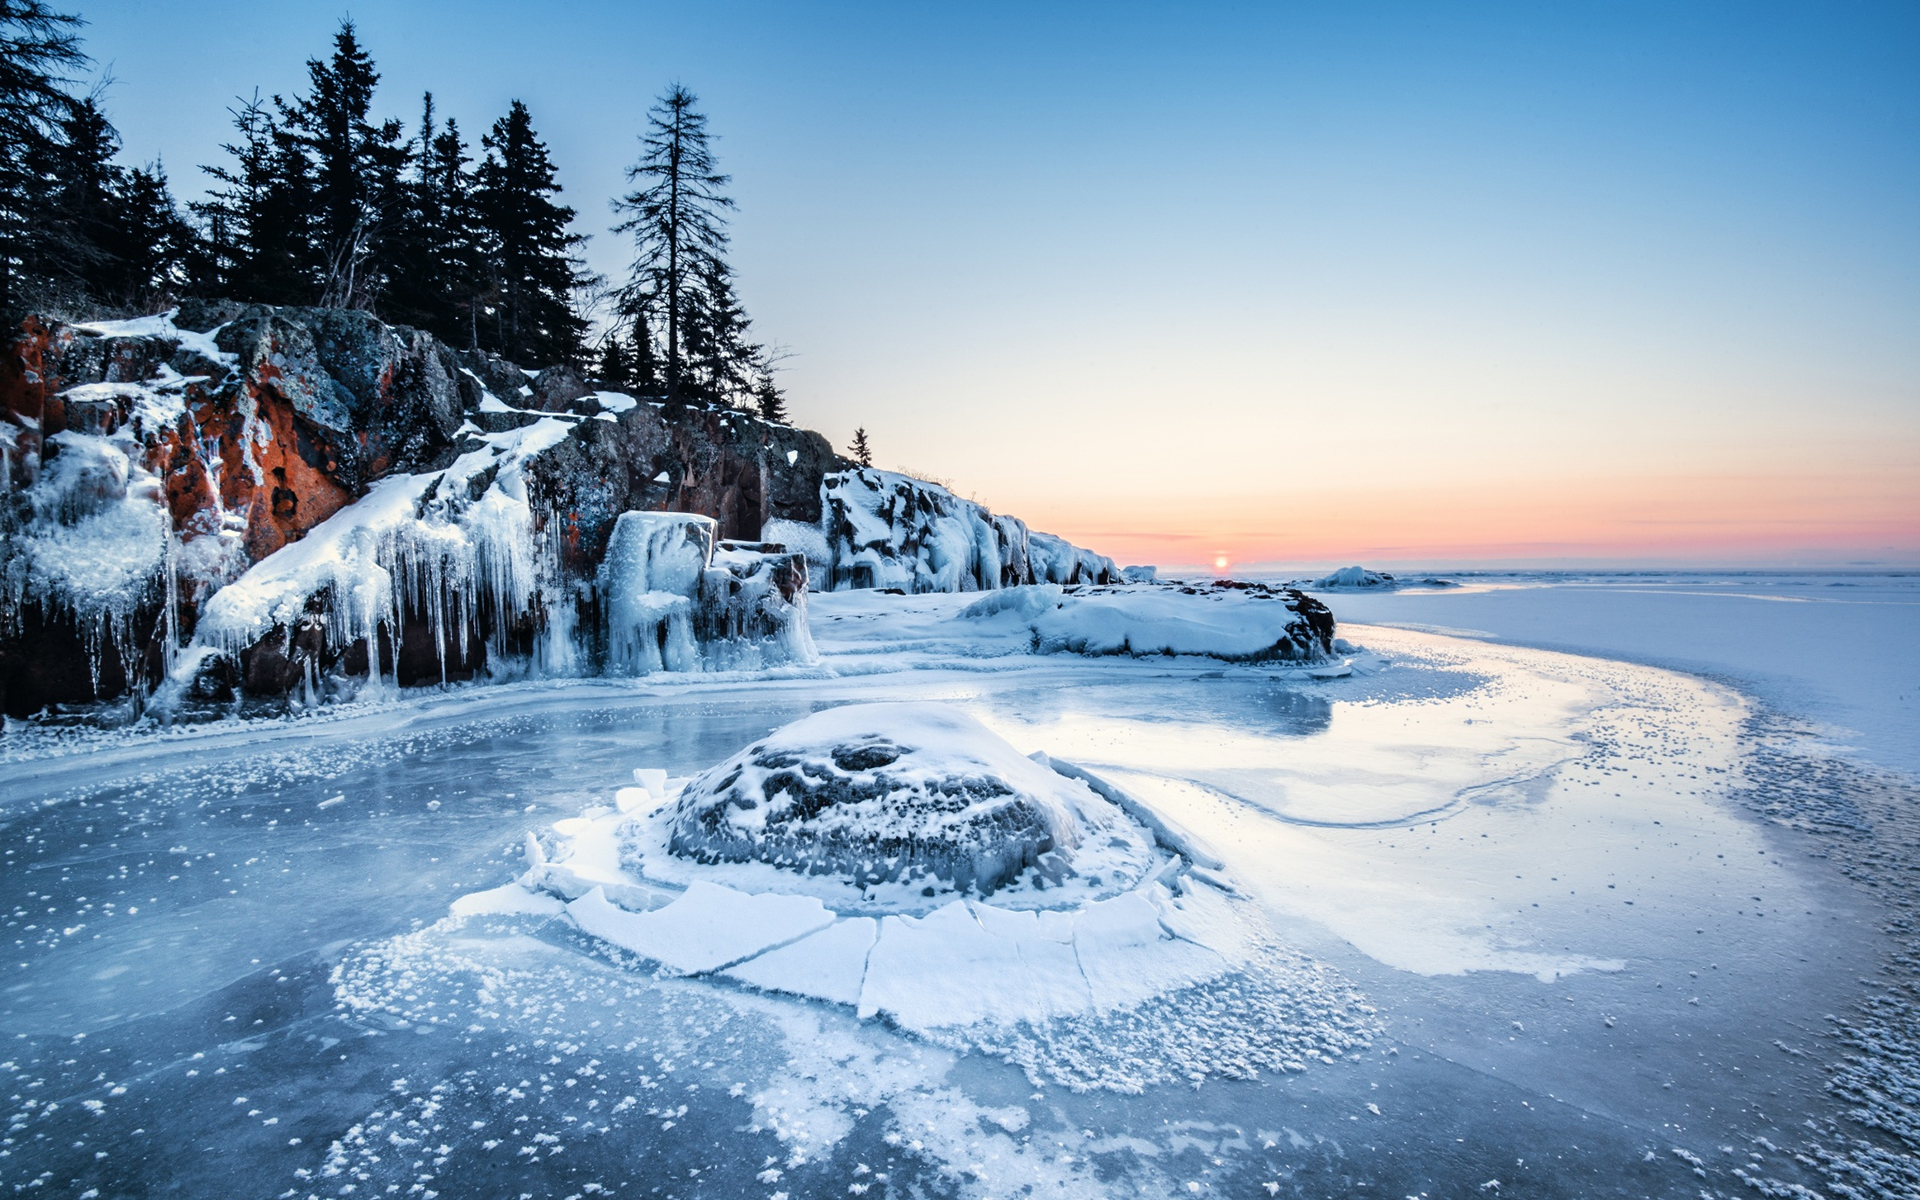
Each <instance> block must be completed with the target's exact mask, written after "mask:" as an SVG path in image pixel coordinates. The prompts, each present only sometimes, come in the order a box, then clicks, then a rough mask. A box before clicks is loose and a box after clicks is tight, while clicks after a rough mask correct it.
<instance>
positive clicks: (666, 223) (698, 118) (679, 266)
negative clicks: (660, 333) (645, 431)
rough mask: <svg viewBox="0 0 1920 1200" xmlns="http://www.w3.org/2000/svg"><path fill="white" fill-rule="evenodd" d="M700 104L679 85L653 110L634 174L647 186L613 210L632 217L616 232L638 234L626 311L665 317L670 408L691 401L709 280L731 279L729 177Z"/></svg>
mask: <svg viewBox="0 0 1920 1200" xmlns="http://www.w3.org/2000/svg"><path fill="white" fill-rule="evenodd" d="M697 103H698V99H697V98H696V97H695V96H694V94H693V93H692V92H690V91H688V90H687V89H686V88H684V87H682V86H681V85H679V84H677V83H676V84H674V85H673V86H672V87H670V88H668V89H667V91H666V94H665V95H663V96H661V97H660V100H659V102H658V103H656V104H655V105H654V106H653V107H652V108H651V109H650V110H648V112H647V132H646V133H645V134H643V135H642V136H641V138H640V144H641V153H640V161H639V162H637V163H635V164H634V165H633V166H631V167H629V168H627V179H628V181H629V182H632V183H637V184H639V185H640V186H639V187H637V188H636V189H635V190H634V191H632V192H629V193H628V194H627V195H625V196H622V197H621V198H619V199H618V200H615V201H614V204H613V206H614V211H616V212H620V213H626V214H628V215H627V218H626V219H625V220H624V221H622V222H620V224H618V225H617V226H615V227H614V232H616V233H631V234H632V235H633V243H634V257H633V268H632V272H631V275H630V276H629V278H628V280H627V285H626V287H625V288H624V289H622V292H621V297H620V299H621V307H622V309H623V310H624V311H626V312H627V313H628V314H630V315H633V314H641V313H647V312H653V313H657V314H658V315H659V318H660V319H662V320H664V321H665V323H666V329H665V330H664V334H665V337H664V345H663V347H662V349H663V354H664V357H665V359H666V386H667V401H668V403H670V404H678V403H680V402H681V401H682V399H683V397H682V396H681V384H682V374H683V372H684V368H685V365H686V357H687V354H686V341H687V339H686V334H687V333H688V332H689V327H690V326H694V325H696V323H697V322H698V317H697V316H695V315H694V313H693V312H692V310H694V309H695V306H696V305H697V306H699V307H700V308H701V309H703V310H704V309H705V307H706V303H705V302H706V301H708V300H710V299H711V297H708V296H706V295H705V294H704V293H705V291H706V288H705V287H704V286H703V281H704V280H705V279H706V278H708V277H710V276H711V275H712V274H713V273H715V272H716V271H717V273H718V274H719V275H720V276H721V277H723V278H724V277H725V275H726V265H725V260H724V257H723V252H724V251H725V250H726V246H727V232H726V216H725V213H726V210H727V209H730V208H732V207H733V201H732V200H731V199H730V198H729V197H728V196H727V195H726V193H725V192H724V191H723V190H722V189H724V188H725V187H726V186H727V183H728V177H727V176H725V175H722V174H720V173H719V171H717V170H716V169H715V167H714V158H713V148H712V146H711V144H710V141H709V137H708V134H707V118H706V117H705V116H704V115H703V114H702V113H700V112H699V111H698V110H697V109H696V108H695V107H694V105H695V104H697ZM690 316H692V317H693V319H692V320H690V319H689V317H690ZM638 332H639V331H638V330H636V336H637V335H638Z"/></svg>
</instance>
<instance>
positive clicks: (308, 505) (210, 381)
mask: <svg viewBox="0 0 1920 1200" xmlns="http://www.w3.org/2000/svg"><path fill="white" fill-rule="evenodd" d="M852 467H853V464H851V463H850V462H848V461H847V460H846V459H844V458H842V457H841V456H840V455H838V454H836V453H835V452H834V450H833V449H832V447H831V446H830V445H829V444H828V443H827V441H826V439H825V438H823V437H821V436H820V435H819V434H817V433H813V432H810V431H807V430H802V429H796V428H793V427H791V426H787V425H783V424H777V423H770V422H766V421H762V420H760V419H758V418H757V417H754V416H751V415H749V414H746V413H742V412H737V411H732V410H725V409H692V408H684V407H682V408H677V409H669V408H668V407H667V406H665V405H663V404H661V403H659V402H657V401H646V400H641V399H636V398H634V397H631V396H627V395H624V394H620V393H616V392H612V391H608V390H604V389H601V388H598V387H597V386H596V385H595V384H594V383H593V382H592V381H591V380H588V379H585V378H583V377H582V376H581V375H580V374H579V373H578V372H576V371H575V370H574V369H572V368H570V367H566V366H557V367H550V368H548V369H546V370H543V371H538V372H534V371H528V370H524V369H522V368H520V367H519V366H517V365H515V364H512V363H508V362H505V361H503V360H501V359H499V358H497V357H494V356H491V355H488V354H485V353H477V352H469V351H460V350H455V349H452V348H450V347H448V346H446V345H444V344H442V343H440V342H438V341H437V340H435V339H434V338H433V337H431V336H430V335H428V334H425V333H422V332H419V331H417V330H412V329H407V328H404V327H394V326H388V325H385V324H382V323H381V322H380V321H378V320H377V319H376V318H374V317H372V316H371V315H369V314H367V313H363V312H350V311H343V310H333V309H301V308H272V307H267V306H262V305H242V304H233V303H210V302H202V303H189V304H185V305H182V306H181V307H180V308H178V309H176V310H174V311H173V312H171V313H168V314H163V315H159V316H153V317H145V318H140V319H136V320H128V321H103V322H96V323H80V324H60V323H56V322H52V321H48V320H42V319H30V320H29V321H27V322H26V323H25V324H24V325H23V326H22V327H21V329H20V330H19V332H18V336H17V337H16V338H15V340H14V343H13V344H12V346H11V347H9V349H8V351H7V353H6V354H5V355H4V356H0V534H3V535H4V538H5V545H4V554H3V555H0V709H4V711H5V712H6V713H8V714H12V715H27V714H31V713H36V712H40V711H43V710H46V709H48V708H57V707H59V706H67V705H88V704H93V703H97V702H100V701H104V700H112V699H115V698H119V697H131V698H133V699H134V701H135V702H136V704H137V703H139V702H141V701H142V700H144V698H145V697H146V696H147V695H148V694H149V693H150V692H151V691H152V689H154V688H156V687H160V686H161V685H162V684H163V683H166V684H167V687H166V688H165V689H163V693H162V694H163V695H165V696H167V697H168V698H169V699H170V700H172V701H174V702H178V701H180V700H181V699H183V698H194V697H197V698H199V699H202V700H206V701H210V702H221V703H224V702H226V701H227V700H229V699H232V698H237V697H241V696H267V697H287V696H293V697H295V698H296V699H298V700H300V701H302V702H305V701H307V700H318V699H325V698H327V697H328V696H330V695H334V694H338V693H340V692H342V691H353V690H355V689H356V688H357V686H358V684H357V683H356V682H355V681H357V680H361V679H378V680H383V681H387V682H390V683H397V684H400V685H410V684H417V683H439V682H444V681H450V680H456V679H465V678H470V677H472V676H474V675H475V674H476V673H480V672H489V673H494V674H501V673H504V674H508V675H511V674H514V673H518V672H525V671H535V672H552V673H564V674H576V673H586V672H592V671H600V670H608V669H614V670H634V669H646V668H647V667H648V666H649V665H650V664H651V662H652V659H651V658H650V657H649V656H648V655H647V654H644V653H638V652H637V651H636V650H635V647H634V644H633V643H632V640H631V637H629V636H628V634H627V633H622V632H619V631H617V630H616V629H615V628H614V627H613V626H612V625H610V624H609V620H610V617H609V613H610V612H611V611H612V610H613V609H614V608H616V607H619V606H620V605H621V604H623V603H625V602H624V601H621V600H619V599H618V598H615V597H613V596H612V594H611V593H610V592H609V591H608V590H607V588H608V583H607V580H608V578H609V576H608V575H607V572H606V570H605V565H606V563H607V560H608V550H609V545H610V542H612V541H613V540H614V538H615V536H616V530H617V529H619V527H620V524H621V522H622V519H623V518H624V517H626V516H628V515H630V514H647V513H655V514H658V513H669V514H678V516H677V517H676V518H675V519H676V520H678V521H680V522H681V523H682V524H683V525H686V524H687V522H688V521H689V520H692V525H693V526H698V527H699V529H700V530H701V532H700V534H699V536H698V537H697V538H696V539H695V540H696V541H700V542H702V544H704V545H705V546H706V547H707V548H708V549H707V551H706V553H707V561H706V563H705V564H704V565H703V566H702V567H701V568H700V570H701V572H702V574H701V582H700V583H699V584H698V585H697V586H694V587H692V589H691V590H690V591H685V592H681V593H675V594H676V595H682V596H683V598H684V599H685V601H686V603H687V604H688V605H689V606H690V608H689V621H690V622H691V625H690V627H689V628H690V629H691V632H692V636H693V638H694V641H695V643H696V644H697V645H708V644H711V645H712V647H713V649H714V650H715V655H713V656H709V659H710V660H711V661H714V662H718V661H721V660H724V661H725V662H727V663H728V664H733V665H746V664H751V663H752V662H754V661H755V660H756V656H757V655H758V654H759V651H754V652H750V653H749V652H741V648H742V647H743V646H745V645H746V644H748V643H766V646H765V648H767V649H769V650H772V649H777V648H778V647H786V648H787V650H788V651H789V652H793V651H794V647H797V646H799V645H800V642H799V641H797V640H795V639H793V638H791V637H789V636H788V632H789V630H790V627H791V626H792V625H793V623H794V622H795V621H796V620H799V621H800V624H801V625H802V627H803V626H804V620H803V619H800V618H797V617H796V616H795V614H794V611H792V610H795V609H796V608H797V607H800V606H804V603H805V592H806V588H807V586H808V585H809V582H810V581H811V583H812V585H813V586H815V587H819V586H899V585H900V584H899V581H897V580H896V578H895V575H894V574H889V573H887V572H885V571H881V572H875V573H873V574H872V575H871V576H870V577H868V578H865V579H863V578H862V577H860V576H859V574H858V572H857V570H856V569H855V567H856V566H857V562H856V560H857V559H858V558H859V553H860V551H859V550H858V549H856V548H854V547H853V546H852V543H851V542H850V541H848V540H847V539H846V538H841V542H842V543H844V545H845V546H846V551H847V552H846V554H845V555H844V556H837V555H836V552H835V548H834V543H833V538H834V537H835V536H837V534H836V533H835V531H838V530H841V529H842V527H843V526H844V525H845V522H844V521H842V520H840V518H839V517H837V516H836V515H835V509H834V507H833V506H834V501H835V497H836V496H838V495H840V494H841V493H843V492H845V491H846V490H847V489H848V487H849V486H850V485H849V484H847V483H846V482H845V481H846V480H847V479H849V478H854V479H859V478H863V477H865V476H869V475H878V474H880V473H876V472H858V471H854V470H852ZM893 478H895V479H904V477H893ZM905 484H906V486H907V491H908V493H910V494H912V495H913V496H914V497H915V498H914V499H913V500H912V501H911V502H910V503H911V504H913V505H920V506H922V507H925V506H927V504H928V503H929V500H928V498H929V497H932V496H933V494H934V493H935V492H937V493H938V494H939V497H944V499H938V500H936V501H934V502H932V506H933V507H935V508H940V507H942V506H945V507H944V509H943V513H942V514H941V515H940V519H941V520H946V519H947V518H948V517H950V516H952V515H953V514H956V513H959V514H962V515H963V516H964V518H965V519H966V520H967V521H973V520H975V518H976V517H977V518H978V522H979V523H981V528H983V529H985V530H986V531H987V532H986V533H985V534H983V535H981V534H978V531H970V533H969V537H970V538H972V539H973V540H972V541H970V542H969V545H968V547H966V548H963V551H962V557H963V558H966V560H967V561H966V563H965V564H964V566H963V567H962V568H960V569H951V568H949V567H948V566H947V565H945V562H946V560H945V559H944V558H941V557H940V555H943V554H945V553H946V550H945V542H943V541H941V540H940V537H942V536H944V534H942V535H940V536H936V537H933V538H931V543H938V545H939V546H940V547H942V548H941V549H940V550H939V552H938V553H935V551H933V550H927V549H925V547H926V546H927V545H928V544H931V543H930V539H929V537H928V536H926V535H925V534H924V533H923V532H915V531H913V530H909V531H908V533H907V534H906V535H904V537H903V538H896V539H895V540H896V541H898V542H901V543H902V544H901V545H898V546H896V547H895V548H894V550H893V552H892V553H893V558H894V559H895V560H896V561H897V560H900V559H902V557H903V556H904V557H906V558H914V557H915V556H918V557H917V561H922V562H926V563H933V562H935V561H938V562H940V563H941V564H942V565H941V566H940V568H939V569H938V570H934V571H932V572H931V573H930V574H928V573H922V574H920V575H914V576H913V577H912V581H911V586H913V587H914V588H915V589H916V590H927V589H930V588H950V589H953V590H970V589H972V588H978V587H995V586H1000V585H1002V584H1005V583H1010V582H1012V583H1018V582H1030V581H1031V580H1032V579H1033V578H1035V577H1036V575H1037V574H1038V573H1039V572H1040V571H1042V570H1043V567H1044V569H1045V570H1046V571H1047V572H1050V573H1047V574H1044V575H1039V576H1038V577H1042V578H1052V577H1053V576H1054V574H1057V573H1058V572H1059V570H1060V568H1059V567H1058V566H1057V565H1055V566H1045V564H1058V563H1060V562H1063V561H1068V560H1071V565H1070V566H1069V567H1068V568H1067V569H1068V570H1070V571H1077V572H1079V573H1081V574H1082V575H1085V576H1087V577H1089V578H1091V577H1092V576H1091V575H1090V574H1089V572H1090V571H1091V572H1094V573H1097V571H1098V570H1099V569H1100V568H1099V566H1098V564H1099V563H1104V562H1105V560H1097V559H1095V558H1094V557H1093V556H1090V555H1086V554H1085V552H1084V551H1077V550H1074V549H1073V548H1072V547H1066V550H1065V551H1062V550H1061V549H1060V548H1059V547H1061V546H1065V545H1066V544H1065V543H1063V542H1062V543H1059V545H1058V546H1055V545H1054V544H1053V543H1055V542H1058V539H1045V535H1031V538H1030V537H1029V535H1028V533H1027V531H1026V527H1025V526H1024V525H1022V524H1021V523H1020V522H1018V521H1015V520H1013V519H1011V518H1005V517H994V516H992V515H991V514H987V513H985V510H983V509H979V508H978V506H977V505H972V504H971V502H968V501H960V500H957V499H956V498H954V497H952V496H951V495H950V494H948V493H946V492H945V490H944V489H936V488H933V487H932V485H926V484H920V483H918V481H911V480H908V481H905ZM975 510H977V512H976V511H975ZM915 511H916V512H918V511H919V510H918V509H916V510H915ZM697 518H706V519H707V520H706V522H705V523H704V524H702V523H701V522H700V521H698V520H697ZM689 527H692V526H689ZM903 528H905V527H904V526H903ZM942 528H943V529H944V526H943V527H942ZM970 529H971V527H970ZM976 535H977V536H976ZM1043 539H1044V540H1043ZM882 540H883V541H884V540H885V539H884V538H883V539H882ZM906 542H912V543H913V545H912V546H907V545H906V544H905V543H906ZM976 543H977V544H978V545H979V546H986V545H988V544H991V546H992V553H991V554H985V555H982V554H978V553H976V552H975V550H974V549H973V547H974V545H975V544H976ZM1036 544H1038V545H1039V546H1040V553H1038V554H1037V555H1036V554H1035V553H1034V550H1033V547H1034V546H1035V545H1036ZM868 557H872V556H871V555H869V556H868ZM842 558H844V561H845V563H846V567H845V569H841V568H840V567H839V566H837V565H836V564H837V563H839V562H841V561H842ZM810 560H811V562H812V563H815V564H818V565H817V566H816V567H815V571H814V573H813V575H812V577H811V580H810V577H809V571H808V566H809V561H810ZM1089 564H1093V565H1092V566H1089ZM1104 569H1105V570H1107V571H1109V572H1110V571H1111V564H1110V563H1106V566H1105V568H1104ZM729 581H731V582H729ZM649 590H652V589H649ZM723 594H724V595H723ZM742 597H745V598H744V599H743V598H742ZM769 597H771V599H769ZM636 603H638V601H636ZM661 603H666V601H665V600H662V601H661ZM782 606H785V607H782ZM622 611H624V612H626V614H627V616H628V617H632V616H633V613H634V612H635V611H637V610H634V609H633V608H632V605H630V604H629V605H627V606H626V608H625V609H623V610H622ZM802 632H804V629H802ZM663 635H667V636H669V640H671V636H670V631H669V630H668V629H667V626H665V625H662V626H660V627H658V628H656V629H654V631H653V634H652V636H654V637H655V638H656V641H657V640H658V639H659V638H660V637H661V636H663ZM623 638H624V639H626V640H625V641H622V640H621V639H623ZM722 643H724V644H725V645H726V646H730V647H732V650H730V651H727V652H726V653H719V651H720V650H721V649H722V648H723V647H722V645H721V644H722ZM621 647H625V649H624V650H623V649H621ZM665 661H666V660H665V659H664V658H662V660H661V662H662V664H663V665H664V664H665ZM679 661H681V662H682V663H683V664H684V662H685V657H684V655H682V656H680V659H679ZM706 661H708V660H703V662H706Z"/></svg>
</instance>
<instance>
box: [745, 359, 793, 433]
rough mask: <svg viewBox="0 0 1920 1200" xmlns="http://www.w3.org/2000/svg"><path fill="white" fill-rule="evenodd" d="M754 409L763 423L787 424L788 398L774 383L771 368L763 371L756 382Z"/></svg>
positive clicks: (754, 386) (754, 387)
mask: <svg viewBox="0 0 1920 1200" xmlns="http://www.w3.org/2000/svg"><path fill="white" fill-rule="evenodd" d="M753 407H754V410H755V411H756V412H758V413H759V414H760V419H761V420H762V421H771V422H773V423H774V424H776V425H785V424H786V423H787V398H786V395H785V394H784V393H783V392H781V390H780V388H779V386H778V385H777V384H775V383H774V382H773V371H772V369H771V368H764V369H762V370H761V371H760V373H759V377H758V378H757V379H755V380H754V385H753Z"/></svg>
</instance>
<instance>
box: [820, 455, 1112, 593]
mask: <svg viewBox="0 0 1920 1200" xmlns="http://www.w3.org/2000/svg"><path fill="white" fill-rule="evenodd" d="M820 496H821V532H822V538H823V540H824V542H825V544H826V546H825V549H826V554H825V565H826V568H827V570H826V573H825V576H824V579H823V580H822V584H823V586H824V587H825V588H826V589H827V590H829V591H841V590H846V589H858V588H896V589H898V590H900V591H903V592H913V593H919V592H975V591H991V590H992V589H994V588H1000V587H1012V586H1015V585H1018V584H1024V583H1110V582H1113V581H1115V580H1117V579H1118V578H1119V576H1118V572H1117V571H1116V569H1115V567H1114V565H1113V560H1112V559H1110V558H1105V557H1103V556H1101V555H1098V554H1094V553H1092V552H1091V551H1087V550H1082V549H1080V548H1079V547H1078V546H1075V545H1073V544H1072V543H1070V542H1068V541H1066V540H1065V539H1064V538H1058V537H1054V536H1053V535H1052V534H1047V533H1034V532H1030V531H1029V530H1028V529H1027V526H1026V523H1025V522H1024V521H1021V520H1019V519H1018V518H1015V517H1007V516H997V515H995V514H994V513H992V512H989V511H988V510H987V509H986V508H985V507H984V506H982V505H980V504H977V503H975V502H974V501H972V500H963V499H961V498H960V497H958V496H956V495H954V494H953V493H952V492H950V491H948V490H947V489H946V488H944V487H941V486H940V485H938V484H934V483H928V482H926V481H924V480H920V479H914V478H912V477H911V476H907V475H900V474H897V473H895V472H892V471H877V470H874V469H872V468H856V469H854V470H850V471H838V472H834V473H832V474H829V475H827V476H826V477H825V478H824V479H823V480H822V482H821V485H820ZM783 532H784V530H783Z"/></svg>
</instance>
